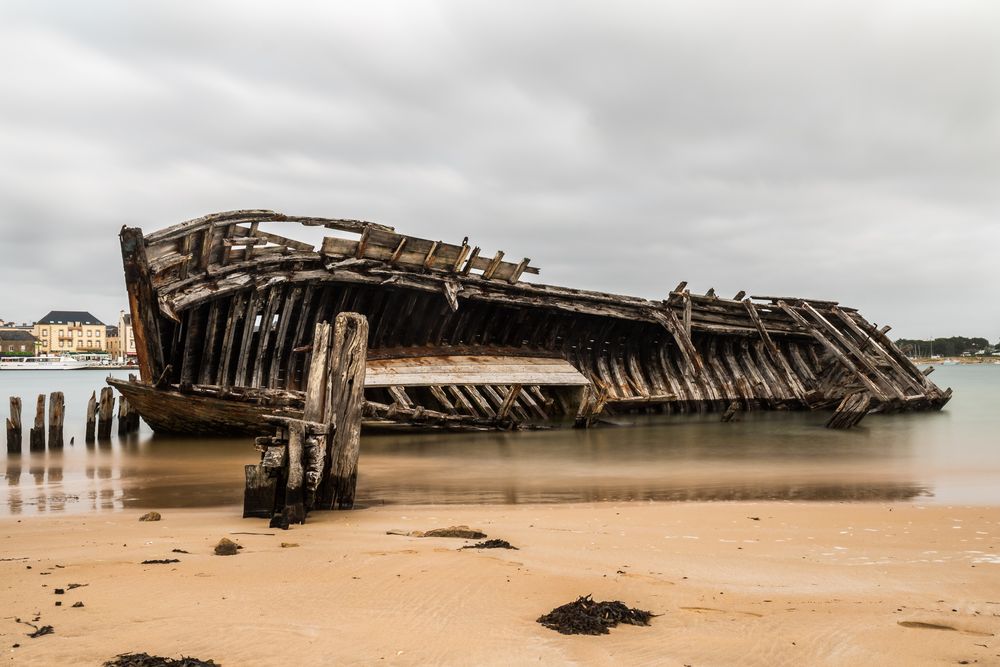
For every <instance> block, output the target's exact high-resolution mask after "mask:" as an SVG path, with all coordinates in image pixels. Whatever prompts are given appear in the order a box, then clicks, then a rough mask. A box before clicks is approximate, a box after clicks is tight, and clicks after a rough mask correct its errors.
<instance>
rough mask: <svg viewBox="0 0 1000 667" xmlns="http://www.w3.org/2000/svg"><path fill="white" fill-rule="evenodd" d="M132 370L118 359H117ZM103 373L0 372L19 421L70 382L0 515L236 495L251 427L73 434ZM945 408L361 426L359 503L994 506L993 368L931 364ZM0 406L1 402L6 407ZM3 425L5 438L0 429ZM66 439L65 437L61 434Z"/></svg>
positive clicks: (999, 483)
mask: <svg viewBox="0 0 1000 667" xmlns="http://www.w3.org/2000/svg"><path fill="white" fill-rule="evenodd" d="M115 374H116V375H117V376H126V375H127V372H120V371H119V372H116V373H115ZM105 375H106V372H104V371H37V372H32V371H9V372H0V400H2V401H3V403H2V404H0V405H5V403H6V396H9V395H12V394H17V395H20V396H21V397H22V400H23V403H24V423H25V434H24V440H25V448H26V447H27V440H28V434H27V428H28V427H29V426H30V422H31V420H32V418H33V415H34V405H35V397H36V396H37V394H38V393H39V392H44V393H48V392H50V391H53V390H60V391H63V392H64V393H65V394H66V432H65V440H66V445H65V447H64V449H63V451H61V452H60V451H52V450H49V451H47V452H44V453H41V452H39V453H32V454H29V453H27V452H25V453H23V454H20V455H8V454H6V453H5V451H6V450H5V447H4V448H0V449H2V451H3V452H4V453H0V456H3V458H2V459H0V469H2V471H3V473H4V479H3V480H2V481H0V514H34V513H39V512H92V511H109V510H121V509H125V508H135V509H140V508H141V509H146V508H149V509H162V508H170V507H204V506H214V505H231V504H238V503H240V502H241V501H242V493H243V466H244V465H245V464H248V463H255V462H256V460H257V454H256V452H255V451H254V449H253V445H252V439H251V438H239V439H177V438H170V437H164V436H155V435H153V434H152V433H151V432H150V431H149V430H148V428H147V427H146V426H145V425H143V429H142V431H141V432H140V433H139V434H138V435H131V436H128V437H122V438H119V437H118V436H117V435H114V436H113V438H112V440H111V441H110V442H107V443H99V444H97V445H86V444H84V442H83V432H84V415H85V411H86V403H87V399H88V398H89V397H90V392H91V391H92V390H94V389H99V388H100V387H101V386H102V385H103V380H104V377H105ZM933 379H934V380H935V381H936V382H937V383H938V384H939V385H941V386H942V387H944V386H951V387H953V388H954V390H955V397H954V398H953V399H952V401H951V403H950V404H949V405H948V406H947V407H946V408H945V409H944V410H943V411H942V412H934V413H917V414H905V415H871V416H868V417H866V418H865V420H864V421H863V422H862V423H861V426H860V427H858V428H855V429H852V430H850V431H830V430H827V429H825V428H823V426H822V424H823V422H824V420H825V419H826V417H827V416H828V413H815V414H813V413H804V412H802V413H765V412H759V413H752V414H749V415H746V416H745V417H744V419H743V421H740V422H736V423H728V424H723V423H720V422H719V421H718V415H705V416H698V417H686V416H681V417H654V418H636V419H632V420H621V421H622V422H623V423H625V422H629V423H630V424H631V425H629V426H620V427H604V428H595V429H592V430H589V431H583V430H574V429H557V430H546V431H534V432H520V433H477V434H419V435H418V434H405V435H367V434H366V435H364V436H363V437H362V441H361V461H360V475H359V480H358V499H359V504H362V505H372V504H382V503H459V502H461V503H521V502H572V501H591V500H645V499H657V500H674V499H676V500H682V499H719V500H729V499H817V500H837V499H866V500H867V499H870V500H879V499H890V500H894V499H896V500H906V499H918V500H920V501H921V502H939V503H949V504H950V503H963V504H964V503H971V504H997V503H1000V447H998V446H997V443H998V441H1000V436H998V434H1000V409H998V406H1000V365H988V366H941V367H938V368H937V370H936V372H935V373H934V376H933ZM0 410H5V408H0ZM0 437H2V435H0ZM70 438H73V439H74V444H72V445H71V444H69V443H70Z"/></svg>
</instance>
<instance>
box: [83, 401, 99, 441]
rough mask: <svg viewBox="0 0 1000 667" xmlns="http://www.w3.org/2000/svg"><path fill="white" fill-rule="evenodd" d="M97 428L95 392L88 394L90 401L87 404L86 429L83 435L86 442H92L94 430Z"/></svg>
mask: <svg viewBox="0 0 1000 667" xmlns="http://www.w3.org/2000/svg"><path fill="white" fill-rule="evenodd" d="M96 427H97V392H96V391H92V392H90V400H89V401H88V402H87V429H86V432H85V433H84V440H85V441H86V442H93V441H94V429H95V428H96Z"/></svg>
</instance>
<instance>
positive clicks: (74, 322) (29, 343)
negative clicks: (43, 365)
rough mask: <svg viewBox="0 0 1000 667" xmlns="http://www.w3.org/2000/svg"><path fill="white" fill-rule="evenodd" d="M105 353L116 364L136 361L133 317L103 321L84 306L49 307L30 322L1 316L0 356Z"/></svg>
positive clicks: (126, 315) (122, 315) (122, 313)
mask: <svg viewBox="0 0 1000 667" xmlns="http://www.w3.org/2000/svg"><path fill="white" fill-rule="evenodd" d="M67 355H68V356H74V355H106V356H107V358H108V359H109V360H110V361H111V362H112V363H116V364H129V363H134V362H135V361H136V352H135V337H134V336H133V332H132V317H131V315H129V314H128V313H126V312H125V311H124V310H121V311H120V312H119V313H118V322H117V323H115V324H105V323H104V322H102V321H101V320H99V319H98V318H96V317H94V316H93V315H92V314H90V313H89V312H87V311H85V310H52V311H49V313H48V314H46V315H45V316H44V317H42V318H41V319H39V320H38V321H37V322H32V323H31V324H27V323H22V324H17V323H16V322H8V321H6V320H3V319H0V357H45V356H67Z"/></svg>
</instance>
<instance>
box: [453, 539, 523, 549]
mask: <svg viewBox="0 0 1000 667" xmlns="http://www.w3.org/2000/svg"><path fill="white" fill-rule="evenodd" d="M462 549H514V550H515V551H516V550H517V547H515V546H514V545H512V544H511V543H510V542H508V541H507V540H485V541H483V542H477V543H476V544H467V545H466V546H464V547H462Z"/></svg>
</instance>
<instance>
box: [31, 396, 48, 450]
mask: <svg viewBox="0 0 1000 667" xmlns="http://www.w3.org/2000/svg"><path fill="white" fill-rule="evenodd" d="M28 436H29V443H28V448H29V450H30V451H32V452H44V451H45V394H39V395H38V400H37V401H35V424H34V426H32V427H31V431H30V432H29V434H28Z"/></svg>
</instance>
